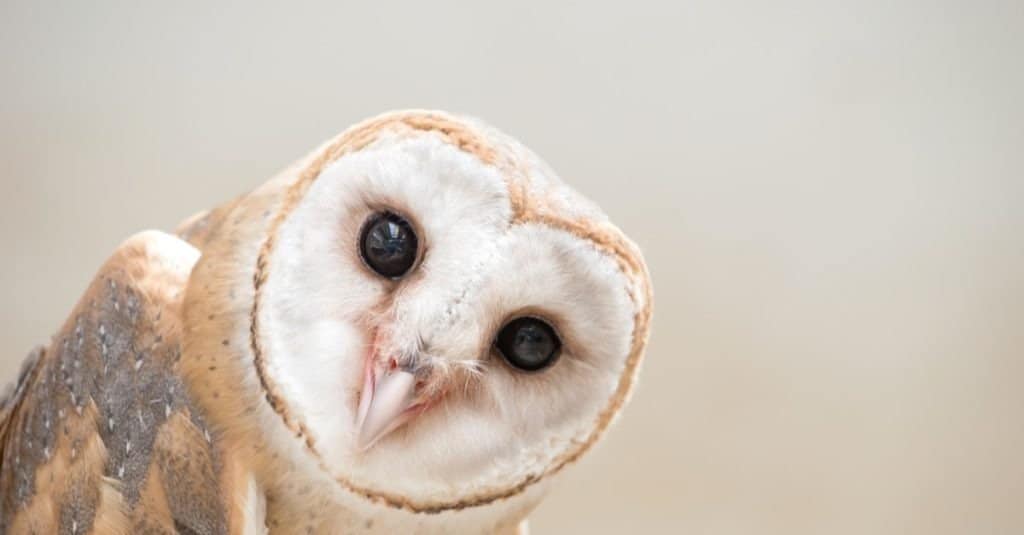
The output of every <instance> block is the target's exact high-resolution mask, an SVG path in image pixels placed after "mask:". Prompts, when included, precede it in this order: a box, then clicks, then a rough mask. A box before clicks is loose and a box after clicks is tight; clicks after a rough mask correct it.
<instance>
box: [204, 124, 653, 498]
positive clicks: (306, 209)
mask: <svg viewBox="0 0 1024 535" xmlns="http://www.w3.org/2000/svg"><path fill="white" fill-rule="evenodd" d="M624 185H625V183H624ZM253 195H254V198H255V199H259V200H257V201H252V204H253V205H254V206H253V207H246V206H245V203H246V200H245V199H243V200H242V201H240V207H239V208H235V209H234V211H235V213H234V214H232V215H231V216H230V218H231V219H233V223H231V224H229V225H228V227H229V228H225V229H224V230H223V231H222V234H223V235H224V236H223V237H222V238H219V241H220V242H221V244H220V245H219V249H217V248H214V252H211V253H210V254H209V255H206V256H211V257H213V259H212V260H209V261H208V260H207V259H206V258H205V257H204V261H203V262H204V263H206V264H211V265H213V266H221V267H222V268H223V266H225V265H229V264H230V265H232V269H231V270H230V274H229V275H225V274H224V273H223V271H224V270H223V269H221V270H220V271H217V270H216V269H215V268H213V267H210V266H205V267H204V266H203V265H202V264H201V267H204V269H199V270H197V273H196V275H194V276H193V278H194V279H195V280H193V282H192V284H191V285H190V289H189V300H190V301H192V302H196V301H199V300H202V299H208V300H210V299H212V298H209V297H201V296H200V295H202V296H205V295H206V294H205V293H203V292H213V293H222V294H225V295H226V294H227V293H230V294H231V298H230V299H226V302H225V303H221V304H219V305H216V306H215V305H205V306H202V305H194V306H192V308H193V309H194V310H197V312H194V313H192V314H191V315H192V316H193V317H192V318H190V322H191V323H193V324H194V325H193V329H192V330H193V331H194V336H199V335H202V334H203V333H206V335H204V336H205V337H210V336H209V333H208V332H206V331H204V327H202V326H199V325H198V324H196V322H197V321H198V319H204V318H206V317H207V315H208V316H209V317H210V318H213V317H214V316H215V314H214V312H216V313H217V314H220V313H228V314H230V313H235V312H241V311H245V312H246V313H245V314H244V316H243V317H242V319H238V318H237V317H235V318H234V319H233V320H232V321H231V322H230V323H228V324H226V325H227V327H225V328H226V329H227V331H228V333H227V335H225V337H227V338H229V339H230V340H229V339H225V340H224V341H223V344H224V345H225V346H229V347H232V348H235V349H234V351H236V352H237V353H236V356H237V358H238V362H239V364H237V369H238V370H240V371H238V372H237V373H238V377H237V380H238V381H240V382H241V383H242V384H246V385H252V387H253V388H254V389H258V390H259V393H260V396H259V401H258V402H259V404H260V406H261V407H262V408H261V409H260V410H261V411H262V412H261V414H265V415H272V416H266V417H265V418H266V419H268V420H274V421H273V422H272V423H271V422H265V423H264V424H263V425H265V426H269V427H267V428H265V429H264V431H263V432H265V433H279V432H280V430H281V429H282V427H281V424H284V426H285V428H287V430H288V432H287V433H284V434H287V435H288V440H290V441H291V442H292V443H294V444H295V445H297V446H296V447H295V448H293V449H292V450H291V451H294V452H295V455H300V456H303V458H304V459H311V460H313V461H315V466H316V468H317V469H318V470H321V471H323V472H325V473H326V474H327V475H328V476H329V477H330V479H332V480H334V481H335V482H337V483H338V484H339V485H340V486H342V487H343V488H344V489H345V490H347V491H353V492H355V493H357V494H360V495H362V496H364V497H368V498H371V499H374V500H376V501H379V502H384V503H385V504H388V505H394V506H400V507H403V508H405V509H409V510H413V511H426V512H437V511H444V510H449V509H459V508H464V507H470V506H476V505H484V504H488V503H491V502H494V501H496V500H501V499H503V498H508V497H511V496H514V495H516V494H518V493H520V492H522V491H523V490H524V489H526V488H528V487H530V486H531V485H533V483H536V482H537V481H539V480H541V479H542V478H544V477H545V476H547V475H550V474H552V473H554V472H556V471H558V470H559V469H560V468H562V467H563V466H564V465H566V464H567V463H569V462H572V461H573V460H575V459H576V458H577V457H578V456H579V455H580V454H581V453H583V452H584V451H585V450H586V449H588V448H589V447H590V446H591V445H592V444H593V443H594V441H595V440H597V438H599V436H600V435H601V433H602V432H603V431H604V429H605V428H606V427H607V425H608V424H609V423H610V421H611V419H612V418H613V417H614V416H615V415H616V413H617V412H618V411H619V410H620V409H621V407H622V404H623V403H624V402H625V400H626V397H627V396H628V393H629V390H630V388H631V386H632V383H633V380H634V377H635V373H636V371H637V368H638V364H639V361H640V359H641V357H642V352H643V348H644V345H645V342H646V339H647V333H648V326H649V320H650V304H651V303H650V285H649V281H648V276H647V272H646V268H645V266H644V264H643V260H642V259H641V257H640V254H639V252H638V251H637V249H636V248H635V247H634V246H633V245H632V244H631V243H630V242H629V241H628V240H626V239H625V238H624V237H623V236H622V234H621V233H620V232H619V231H618V230H617V229H616V228H615V227H613V226H612V225H611V224H610V223H609V222H608V221H607V219H606V218H605V216H604V215H603V214H602V213H601V212H600V211H599V210H598V208H597V207H596V206H594V205H593V204H591V203H590V202H588V201H586V200H585V199H583V198H582V197H580V196H579V195H578V194H576V193H575V192H574V191H572V190H571V189H569V188H568V187H567V186H566V185H564V184H563V183H562V182H561V181H560V180H559V179H558V178H557V177H556V176H555V175H554V174H553V173H552V172H551V171H550V170H549V169H548V168H547V167H546V166H545V165H544V164H543V163H541V162H540V161H539V159H537V158H536V157H535V156H534V155H533V154H532V153H530V152H528V151H527V150H526V149H525V148H523V147H521V146H520V145H519V144H518V143H516V142H514V141H512V140H511V139H509V138H508V137H506V136H504V135H503V134H501V133H499V132H497V131H495V130H493V129H491V128H489V127H487V126H486V125H483V124H480V123H478V122H475V121H471V120H464V119H457V118H454V117H451V116H448V115H445V114H440V113H434V112H404V113H395V114H389V115H385V116H381V117H378V118H376V119H372V120H370V121H367V122H365V123H363V124H360V125H357V126H356V127H354V128H352V129H350V130H349V131H347V132H346V133H345V134H343V135H341V136H340V137H339V138H337V139H335V140H334V141H332V142H330V143H328V144H327V145H326V146H324V147H323V148H321V149H320V150H319V151H317V152H316V153H314V154H313V155H312V156H311V157H310V158H309V159H307V160H306V161H304V162H300V164H298V165H297V166H296V167H293V168H292V169H291V170H289V171H288V172H286V173H285V175H284V176H283V177H282V178H281V179H279V180H277V181H275V182H274V183H272V184H271V185H268V186H267V187H265V188H264V190H263V192H262V193H261V192H259V191H258V192H256V193H255V194H253ZM253 237H258V238H261V239H257V240H252V239H251V238H253ZM254 241H255V242H256V243H253V242H254ZM218 251H219V252H218ZM211 280H218V281H222V282H223V283H222V284H219V285H215V286H216V287H217V288H223V289H222V290H216V289H214V290H211V289H210V284H211V282H210V281H211ZM202 286H205V287H206V289H205V290H203V289H201V287H202ZM214 300H215V299H214ZM198 310H201V312H198ZM207 312H210V313H209V314H207ZM196 318H198V319H196ZM217 342H220V340H217ZM190 344H191V345H192V346H194V347H193V350H194V351H197V352H198V351H213V350H215V349H214V347H215V345H212V344H209V343H205V344H204V343H201V342H190ZM257 380H258V384H257ZM203 396H204V397H207V398H208V397H209V395H208V393H206V394H203ZM268 408H269V409H270V410H267V409H268ZM239 413H242V410H241V408H240V409H239ZM242 417H244V416H241V415H240V416H239V418H242Z"/></svg>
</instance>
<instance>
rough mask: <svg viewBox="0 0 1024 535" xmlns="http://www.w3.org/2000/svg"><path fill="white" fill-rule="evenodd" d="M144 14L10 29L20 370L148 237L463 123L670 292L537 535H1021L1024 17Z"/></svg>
mask: <svg viewBox="0 0 1024 535" xmlns="http://www.w3.org/2000/svg"><path fill="white" fill-rule="evenodd" d="M38 4H43V3H42V2H39V3H38ZM131 4H132V3H124V4H123V5H120V6H117V7H115V6H114V5H112V4H111V5H101V4H97V3H94V2H77V3H67V4H65V5H60V6H50V7H41V6H31V5H30V4H29V3H24V4H22V5H11V4H10V3H9V2H4V3H3V4H2V7H0V166H2V167H0V177H2V178H0V250H2V253H3V262H0V300H2V301H3V303H4V304H5V306H3V307H0V354H2V355H3V357H2V358H0V375H3V376H4V377H9V376H10V375H11V374H13V373H14V370H15V368H16V366H17V362H18V361H20V359H21V357H22V355H24V354H25V353H26V352H27V350H28V349H29V347H30V346H31V345H33V344H35V343H38V342H42V341H45V340H46V339H47V337H48V336H49V334H50V333H52V332H53V331H54V329H55V328H56V327H57V326H58V324H59V323H61V322H62V320H63V319H64V314H65V313H66V312H67V311H68V310H69V308H70V307H71V305H72V303H73V302H74V301H75V300H76V298H77V296H78V294H79V292H80V291H81V290H82V289H83V288H84V287H85V285H86V282H87V281H88V280H89V278H90V276H91V274H92V272H93V270H94V269H95V268H96V267H97V266H98V265H99V263H100V262H101V261H102V260H103V259H104V258H105V256H106V255H107V254H108V253H109V252H110V251H112V250H113V248H114V247H115V246H116V245H117V244H118V242H119V241H120V240H122V239H123V238H125V237H127V236H128V235H130V234H132V233H133V232H135V231H137V230H140V229H145V228H150V227H156V228H165V229H166V228H169V227H170V226H172V225H173V224H174V223H175V222H176V221H177V220H178V219H179V218H181V217H183V216H186V215H188V214H190V213H192V212H194V211H196V210H198V209H201V208H204V207H207V206H210V205H211V204H213V203H216V202H218V201H219V200H223V199H227V198H229V197H232V196H234V195H236V194H238V193H241V192H243V191H245V190H247V189H249V188H252V187H254V186H255V185H257V184H258V183H260V182H261V181H263V180H264V179H265V178H267V177H268V176H270V175H271V174H272V173H274V172H275V171H276V170H277V169H278V168H280V167H282V166H284V165H285V164H287V163H289V162H290V161H291V160H292V159H294V158H296V157H298V156H300V155H302V154H303V153H305V152H306V151H307V150H309V149H311V148H312V147H313V146H314V145H316V144H317V143H319V142H320V141H321V140H323V139H325V138H327V137H329V136H331V135H333V134H334V133H336V132H338V131H339V130H341V129H343V128H345V127H346V126H348V125H349V124H351V123H353V122H354V121H357V120H359V119H361V118H364V117H366V116H369V115H373V114H376V113H377V112H380V111H383V110H387V109H392V108H401V107H413V106H415V107H438V108H444V109H448V110H452V111H458V112H467V113H470V114H474V115H478V116H480V117H483V118H485V119H487V120H488V121H490V122H492V123H494V124H496V125H498V126H500V127H501V128H503V129H505V130H507V131H508V132H510V133H512V134H514V135H516V136H518V137H520V138H521V139H522V140H524V141H525V142H526V143H527V144H528V145H530V146H531V147H533V148H534V149H535V150H536V151H537V152H539V153H540V154H541V155H543V156H544V157H545V158H546V159H548V160H549V161H550V163H551V164H552V165H553V166H554V167H555V168H556V169H558V170H559V171H560V172H561V173H562V174H563V175H564V176H565V177H566V179H567V180H568V181H570V182H571V183H572V184H574V185H575V186H577V187H578V188H579V189H580V190H582V191H584V192H586V193H587V194H588V195H590V196H591V197H593V198H594V199H596V200H597V201H598V202H599V203H600V204H602V205H603V206H604V207H605V208H606V210H607V211H608V212H609V213H610V214H611V216H612V217H613V218H614V219H615V220H616V221H617V222H618V223H619V224H620V225H621V226H622V227H623V228H624V229H625V230H626V231H627V232H628V233H629V234H630V235H631V236H633V237H634V238H635V239H636V240H637V241H638V242H639V243H640V244H641V245H642V246H643V247H644V248H645V250H646V254H647V259H648V261H649V263H650V266H651V270H652V272H653V275H654V281H655V287H656V302H657V307H656V315H655V316H656V320H655V325H654V327H655V334H654V338H653V343H652V345H651V348H650V352H649V358H648V361H647V365H646V368H645V370H644V376H643V379H642V383H641V385H640V388H639V389H638V391H637V394H636V396H635V398H634V401H633V403H632V405H631V406H630V407H629V408H628V410H627V411H626V413H625V415H624V418H623V419H622V420H621V421H620V423H619V425H617V426H616V427H615V429H613V432H612V433H611V435H610V436H609V440H607V441H606V442H605V443H603V444H602V446H601V447H600V448H599V449H598V450H597V451H596V452H595V453H594V454H593V455H590V456H589V457H588V458H586V460H585V462H583V463H582V465H581V466H580V467H578V468H576V469H574V470H572V471H570V472H569V474H568V476H567V477H566V478H565V479H563V480H562V481H561V482H560V485H559V486H558V487H557V488H556V490H555V491H554V492H553V494H552V495H551V497H550V499H549V500H548V501H547V502H546V503H545V504H544V505H543V506H542V507H541V508H540V510H539V511H538V512H537V514H536V515H535V519H534V526H535V533H539V534H550V533H570V532H584V529H583V528H585V532H589V533H711V534H720V533H724V534H729V533H759V534H761V533H778V534H791V533H829V534H836V533H850V534H860V533H922V534H936V533H964V534H968V533H969V534H976V533H1022V532H1024V459H1022V455H1024V418H1022V415H1021V413H1022V408H1024V391H1022V389H1021V382H1022V379H1024V304H1022V299H1024V205H1022V200H1024V105H1022V95H1024V62H1022V59H1021V58H1022V56H1024V11H1022V10H1024V8H1022V4H1021V3H1020V2H1005V3H1001V4H1000V3H994V2H967V1H964V2H923V1H922V2H891V1H884V2H844V3H838V2H807V3H805V4H799V5H798V4H791V3H781V4H780V3H778V2H750V3H742V2H741V3H735V2H719V1H700V2H666V3H665V4H654V3H645V2H638V1H633V2H628V3H626V4H625V5H624V7H619V8H613V7H608V6H598V5H595V3H593V2H580V3H578V4H576V5H573V6H568V5H559V6H556V5H552V4H550V3H548V2H524V1H521V2H505V3H504V5H487V6H484V5H477V4H473V3H469V2H466V3H464V4H461V5H442V4H438V3H436V2H420V3H418V5H410V6H406V7H404V8H401V9H399V8H397V7H394V8H385V7H374V5H373V3H370V2H361V3H359V4H358V5H346V3H342V2H330V3H327V2H325V3H323V4H321V5H316V6H312V7H290V8H279V9H275V10H271V9H263V8H259V7H255V6H253V5H250V4H248V3H246V4H242V3H239V4H235V5H230V6H229V5H227V4H217V6H216V7H212V6H208V5H206V4H205V3H193V4H190V5H187V4H181V5H177V6H176V7H169V5H167V6H163V7H161V8H156V7H153V8H143V7H138V6H132V5H131ZM154 4H156V3H154ZM161 4H167V3H161ZM488 4H493V3H488ZM676 4H680V5H683V4H685V7H672V6H673V5H676ZM895 4H900V5H895ZM428 5H429V7H428ZM577 528H579V531H577Z"/></svg>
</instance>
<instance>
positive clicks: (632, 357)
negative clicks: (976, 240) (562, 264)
mask: <svg viewBox="0 0 1024 535" xmlns="http://www.w3.org/2000/svg"><path fill="white" fill-rule="evenodd" d="M383 132H394V133H396V134H399V135H415V134H417V133H424V132H431V133H434V134H436V135H440V136H441V137H442V138H443V139H445V140H446V141H447V142H448V143H450V144H452V145H454V146H456V147H458V148H459V149H461V150H463V151H465V152H467V153H469V154H472V155H473V156H475V157H477V158H479V159H480V161H482V162H483V163H485V164H488V165H494V166H497V167H498V169H499V170H501V171H502V173H503V175H504V177H505V180H506V182H507V184H508V188H509V198H510V201H511V205H512V221H511V223H512V224H525V223H537V224H543V225H547V226H550V227H552V228H556V229H559V230H563V231H565V232H569V233H571V234H573V235H575V236H578V237H580V238H582V239H585V240H588V241H590V242H592V243H593V244H594V246H595V247H597V248H598V249H599V250H601V251H603V252H605V253H606V254H608V255H609V256H611V257H612V258H613V259H614V260H615V262H616V263H617V264H618V266H619V268H620V269H621V270H622V272H623V273H624V274H625V275H626V276H627V278H628V279H629V281H630V286H629V287H628V288H627V291H628V293H629V296H630V298H631V299H632V300H633V303H634V306H635V308H636V313H635V317H634V329H633V340H632V346H631V349H630V353H629V356H628V357H627V359H626V362H625V369H624V370H623V373H622V374H621V377H620V379H619V384H618V386H617V388H616V390H615V392H614V394H613V395H612V397H611V398H610V400H609V402H608V405H607V406H606V407H605V408H604V409H603V410H602V411H601V412H600V414H599V415H598V419H597V421H596V422H595V425H594V427H593V430H592V431H590V433H589V434H588V435H587V436H586V437H585V438H584V439H583V440H580V441H577V442H576V443H575V444H574V445H573V446H572V447H570V448H569V449H568V450H567V451H565V452H563V453H562V454H561V455H560V456H559V457H558V458H556V459H555V461H554V462H553V463H551V464H550V465H549V466H548V467H547V468H546V469H545V470H543V471H541V472H538V473H535V474H530V475H528V476H526V477H524V478H523V479H522V480H520V481H519V482H518V483H516V484H514V485H512V486H510V487H508V488H504V489H497V490H494V491H491V492H486V493H481V494H478V495H475V496H470V497H467V498H463V499H460V500H457V501H451V502H427V503H424V502H417V501H413V500H410V499H408V498H406V497H403V496H398V495H394V494H390V493H386V492H380V491H377V490H373V489H369V488H365V487H362V486H359V485H356V484H354V483H352V482H351V481H348V480H346V479H344V478H336V481H337V482H338V483H339V484H341V485H342V486H343V487H345V488H346V489H347V490H349V491H350V492H352V493H354V494H357V495H360V496H363V497H365V498H366V499H369V500H371V501H374V502H377V503H382V504H385V505H387V506H390V507H394V508H399V509H404V510H407V511H411V512H416V513H440V512H443V511H450V510H459V509H464V508H467V507H474V506H480V505H486V504H488V503H491V502H494V501H497V500H501V499H505V498H510V497H512V496H515V495H517V494H520V493H521V492H523V491H524V490H526V489H527V488H528V487H529V486H530V485H532V484H534V483H536V482H537V481H539V480H541V479H542V478H544V477H546V476H548V475H551V474H554V473H556V472H558V471H559V470H561V469H562V468H563V467H565V466H566V465H568V464H570V463H572V462H574V461H576V460H577V459H578V458H579V457H580V456H581V455H582V454H583V453H585V452H586V451H587V450H588V449H590V447H591V446H592V445H593V444H594V443H595V442H597V440H598V439H599V438H600V437H601V435H602V434H603V433H604V431H605V430H606V429H607V427H608V425H609V424H610V423H611V421H612V419H613V418H614V417H615V415H616V414H617V413H618V412H619V410H620V409H621V407H622V405H623V404H624V403H625V402H626V400H627V399H628V397H629V393H630V391H631V389H632V386H633V383H634V382H635V380H636V375H637V372H638V370H639V365H640V361H641V360H642V359H643V354H644V348H645V347H646V345H647V339H648V334H649V331H650V321H651V305H652V293H651V292H652V290H651V284H650V277H649V275H648V274H647V270H646V267H645V265H644V263H643V260H642V259H641V256H640V254H639V252H638V251H637V249H636V247H635V246H634V245H633V244H632V243H630V242H629V241H628V240H627V239H626V238H625V237H624V236H623V235H622V233H621V232H619V230H618V229H616V228H615V227H613V226H612V225H610V224H608V223H600V222H592V221H586V220H582V219H572V218H567V217H564V216H562V215H560V214H557V213H555V212H553V211H551V210H550V209H548V208H547V207H546V206H544V205H543V204H540V203H539V202H536V201H533V200H532V199H530V197H529V196H528V195H527V188H528V180H529V177H528V171H527V170H525V169H524V168H523V166H522V164H521V163H520V161H519V160H517V159H516V158H515V157H514V156H513V155H512V154H510V153H509V152H508V151H502V150H500V149H499V148H498V147H496V146H495V145H493V144H491V143H489V142H488V139H487V137H486V136H485V135H483V134H482V133H481V132H479V131H477V130H476V129H474V128H473V127H471V126H470V125H468V124H466V123H465V122H462V121H459V120H458V119H456V118H454V117H451V116H447V115H445V114H441V113H436V112H400V113H393V114H386V115H383V116H380V117H377V118H374V119H370V120H369V121H366V122H363V123H361V124H358V125H356V126H354V127H352V128H350V129H349V130H347V131H346V132H344V133H343V134H341V135H340V136H338V137H337V138H335V139H334V140H333V141H331V142H329V143H328V144H327V145H325V146H324V147H322V148H321V149H320V150H319V151H318V153H316V154H315V155H314V156H313V157H312V158H311V159H310V160H309V161H308V162H307V163H306V165H305V167H303V168H302V169H301V170H300V171H299V176H298V178H297V179H296V181H295V182H294V184H292V185H291V187H290V188H289V190H288V192H287V193H286V195H285V198H284V200H283V202H282V203H281V205H280V207H279V208H278V210H277V213H276V215H275V217H274V219H273V220H272V222H271V224H270V228H269V232H268V234H267V239H266V241H265V242H264V243H263V246H262V247H261V249H260V252H259V257H258V259H257V263H256V270H255V273H254V275H253V284H254V286H255V296H254V299H253V307H252V312H251V318H250V320H251V323H250V343H251V345H252V352H253V357H254V363H255V367H256V371H257V374H258V375H259V378H260V382H261V384H262V387H263V390H264V394H265V396H266V399H267V402H268V403H269V404H270V406H271V407H272V408H273V409H274V410H275V411H276V412H277V413H278V414H279V415H280V416H281V418H282V419H283V421H284V423H285V425H287V426H288V428H289V429H291V430H292V431H293V432H294V433H295V436H296V437H297V438H299V439H300V440H302V441H303V442H304V443H305V445H306V448H307V449H308V450H309V452H310V453H312V454H313V456H314V457H315V458H316V459H317V460H318V462H319V463H320V465H321V467H322V468H324V469H325V470H326V467H324V465H323V461H322V457H321V456H320V453H319V451H317V448H316V444H315V442H314V440H313V437H312V436H311V435H310V433H309V432H308V430H307V428H306V426H305V424H304V423H303V422H302V421H301V419H300V418H299V417H298V416H296V415H294V414H292V413H291V412H290V411H289V410H288V407H287V405H286V404H285V402H284V399H283V398H282V397H281V395H280V393H279V391H278V388H277V385H276V384H274V382H273V380H272V379H271V378H270V377H269V375H268V373H267V370H266V361H265V356H264V353H263V349H262V347H261V346H260V342H259V308H260V304H261V302H262V289H263V285H264V283H265V282H266V281H267V277H268V276H269V272H268V262H269V258H270V255H271V253H272V251H273V249H274V245H275V240H276V238H277V231H278V229H279V228H280V226H281V224H282V223H283V222H284V220H285V219H286V218H287V217H288V215H289V214H290V213H291V212H292V210H293V209H294V208H295V207H296V206H297V205H298V203H299V201H300V200H301V199H302V198H303V196H304V195H305V194H306V191H308V189H309V187H310V185H312V183H313V182H314V181H315V180H316V178H317V177H318V176H319V175H320V173H321V172H322V171H323V169H324V168H325V167H326V166H327V165H329V164H330V163H332V162H334V161H335V160H337V159H338V158H340V157H342V156H344V155H345V154H349V153H352V152H356V151H359V150H361V149H363V148H365V147H366V146H368V145H369V144H371V143H373V142H374V141H375V140H377V139H378V138H379V137H380V135H381V134H382V133H383Z"/></svg>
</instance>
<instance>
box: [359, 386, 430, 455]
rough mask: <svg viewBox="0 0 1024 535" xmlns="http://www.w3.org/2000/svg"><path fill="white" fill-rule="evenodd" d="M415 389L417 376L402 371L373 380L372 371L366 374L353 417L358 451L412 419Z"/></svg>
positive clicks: (364, 449) (363, 449)
mask: <svg viewBox="0 0 1024 535" xmlns="http://www.w3.org/2000/svg"><path fill="white" fill-rule="evenodd" d="M415 390H416V376H415V375H413V374H412V373H410V372H408V371H405V370H403V369H401V368H397V369H393V370H390V371H387V372H385V373H384V374H383V375H382V376H381V377H378V378H376V379H375V378H374V374H373V372H372V371H368V372H367V374H366V380H365V382H364V384H363V392H362V394H361V395H360V398H359V410H358V415H357V418H356V432H357V433H358V434H357V438H356V445H357V447H358V448H359V450H360V451H366V450H367V449H369V448H370V446H373V444H374V443H375V442H377V440H379V439H380V438H381V437H383V436H384V435H386V434H388V433H390V432H391V431H394V430H395V429H397V428H398V427H400V426H401V425H402V424H404V423H405V422H406V421H408V420H409V418H411V417H412V412H413V411H410V410H409V409H410V408H412V407H413V405H414V398H415Z"/></svg>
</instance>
